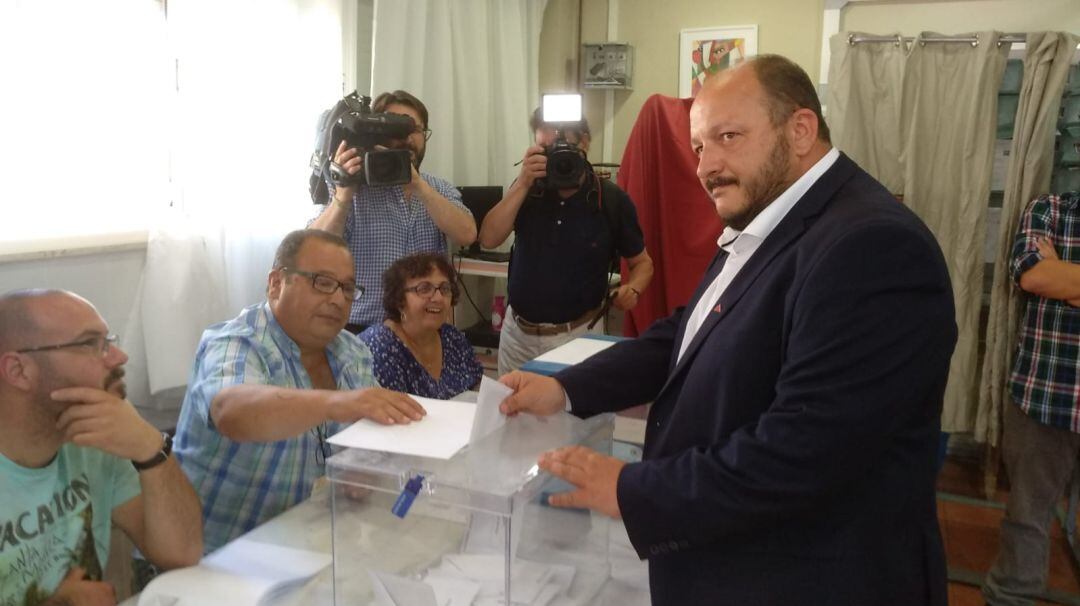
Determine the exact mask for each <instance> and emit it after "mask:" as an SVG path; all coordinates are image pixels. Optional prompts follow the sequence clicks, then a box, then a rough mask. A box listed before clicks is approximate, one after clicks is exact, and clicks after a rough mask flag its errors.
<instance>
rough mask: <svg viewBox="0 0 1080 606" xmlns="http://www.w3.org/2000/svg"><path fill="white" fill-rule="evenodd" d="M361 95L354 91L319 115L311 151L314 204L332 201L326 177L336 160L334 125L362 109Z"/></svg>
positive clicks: (311, 182) (311, 186)
mask: <svg viewBox="0 0 1080 606" xmlns="http://www.w3.org/2000/svg"><path fill="white" fill-rule="evenodd" d="M361 97H362V95H360V94H359V93H358V92H356V91H353V92H351V93H349V94H348V95H345V96H344V97H342V98H341V99H340V100H338V102H337V103H335V104H334V107H331V108H330V109H328V110H326V111H324V112H323V113H322V115H321V116H319V122H318V124H317V127H316V133H315V151H314V152H312V153H311V162H310V165H311V177H309V178H308V191H309V192H310V193H311V202H312V203H313V204H326V203H327V202H329V201H330V188H329V187H327V185H326V179H327V177H328V176H329V175H330V163H331V162H332V161H333V160H334V150H335V148H336V147H337V143H338V141H335V140H334V136H333V135H334V125H335V124H337V121H338V119H340V118H341V116H343V115H344V114H346V113H347V112H359V111H361V109H362V108H363V107H364V103H363V101H361Z"/></svg>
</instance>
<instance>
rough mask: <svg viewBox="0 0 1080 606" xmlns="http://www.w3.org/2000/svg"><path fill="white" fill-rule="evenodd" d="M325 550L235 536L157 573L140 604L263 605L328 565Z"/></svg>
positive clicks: (143, 592) (197, 605)
mask: <svg viewBox="0 0 1080 606" xmlns="http://www.w3.org/2000/svg"><path fill="white" fill-rule="evenodd" d="M331 561H332V560H331V558H330V555H329V554H325V553H317V552H313V551H306V550H303V549H293V548H291V547H282V546H280V545H270V544H268V543H258V542H256V541H251V540H248V539H244V538H239V539H237V540H235V541H233V542H231V543H229V544H227V545H225V546H224V547H222V548H221V549H219V550H217V551H215V552H214V553H211V554H210V555H208V556H206V557H204V558H203V559H202V561H201V562H199V564H198V565H196V566H189V567H187V568H180V569H177V570H170V571H169V572H166V573H164V574H161V575H159V576H157V577H156V578H155V579H154V580H153V581H150V584H149V585H147V586H146V588H145V589H143V591H142V593H141V594H140V595H139V606H166V605H168V606H201V605H203V604H228V605H229V606H264V605H267V604H271V603H273V602H274V601H276V600H277V599H278V598H280V597H281V596H282V595H283V594H285V593H287V592H289V591H291V590H293V589H295V588H297V587H299V586H300V585H303V584H304V583H306V582H308V581H309V580H311V579H312V578H314V577H315V576H316V575H318V574H319V573H320V572H322V571H323V570H324V569H325V568H326V567H328V566H330V563H331Z"/></svg>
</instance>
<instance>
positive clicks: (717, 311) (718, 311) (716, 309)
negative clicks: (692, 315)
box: [713, 303, 720, 313]
mask: <svg viewBox="0 0 1080 606" xmlns="http://www.w3.org/2000/svg"><path fill="white" fill-rule="evenodd" d="M713 311H715V312H716V313H720V304H719V303H717V305H716V307H714V308H713Z"/></svg>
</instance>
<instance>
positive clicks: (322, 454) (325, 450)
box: [311, 424, 333, 467]
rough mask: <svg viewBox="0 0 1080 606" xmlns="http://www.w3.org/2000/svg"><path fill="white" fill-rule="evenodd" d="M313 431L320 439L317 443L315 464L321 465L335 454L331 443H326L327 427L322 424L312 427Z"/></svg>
mask: <svg viewBox="0 0 1080 606" xmlns="http://www.w3.org/2000/svg"><path fill="white" fill-rule="evenodd" d="M311 433H312V434H313V435H314V436H315V438H316V439H318V443H316V444H315V464H316V465H319V466H320V467H321V466H323V465H326V458H327V457H329V456H330V455H331V454H333V453H332V452H331V451H330V445H329V444H327V443H326V427H324V426H323V425H322V424H319V425H316V426H315V427H312V428H311Z"/></svg>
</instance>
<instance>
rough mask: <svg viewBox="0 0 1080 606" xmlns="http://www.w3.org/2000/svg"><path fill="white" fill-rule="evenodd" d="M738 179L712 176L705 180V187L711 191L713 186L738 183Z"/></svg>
mask: <svg viewBox="0 0 1080 606" xmlns="http://www.w3.org/2000/svg"><path fill="white" fill-rule="evenodd" d="M738 184H739V180H738V179H736V178H735V177H712V178H711V179H708V180H706V181H705V189H707V190H709V191H712V189H713V188H714V187H726V186H728V185H738Z"/></svg>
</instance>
